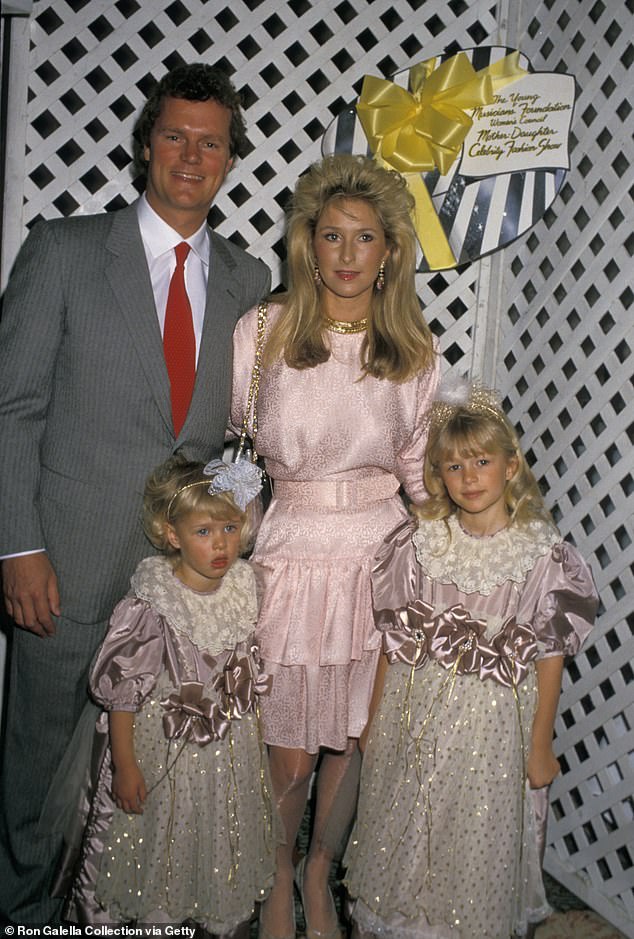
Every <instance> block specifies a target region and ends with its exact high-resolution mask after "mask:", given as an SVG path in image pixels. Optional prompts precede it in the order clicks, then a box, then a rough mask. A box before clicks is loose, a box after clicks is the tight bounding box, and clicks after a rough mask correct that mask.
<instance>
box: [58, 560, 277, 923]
mask: <svg viewBox="0 0 634 939" xmlns="http://www.w3.org/2000/svg"><path fill="white" fill-rule="evenodd" d="M256 615H257V600H256V588H255V578H254V574H253V570H252V569H251V567H250V565H249V564H248V563H247V562H246V561H243V560H238V561H236V562H235V563H234V564H233V565H232V567H231V568H230V569H229V571H228V572H227V573H226V575H225V576H224V578H223V580H222V582H221V584H220V586H219V587H218V589H217V590H216V591H215V592H214V593H211V594H201V593H198V592H196V591H194V590H192V589H191V588H189V587H187V586H185V585H184V584H182V583H181V582H180V581H179V580H178V579H177V578H176V577H175V575H174V573H173V571H172V567H171V565H170V564H169V562H168V561H167V560H166V559H165V558H163V557H152V558H147V559H146V560H144V561H142V562H141V564H140V565H139V567H138V568H137V570H136V572H135V574H134V577H133V578H132V590H131V593H130V595H129V596H128V597H126V598H125V599H124V600H122V601H121V603H119V604H118V606H117V607H116V609H115V611H114V613H113V616H112V620H111V624H110V628H109V630H108V634H107V636H106V638H105V640H104V643H103V645H102V647H101V649H100V651H99V654H98V656H97V659H96V662H95V664H94V666H93V670H92V675H91V691H92V694H93V696H94V698H95V699H96V700H97V701H98V702H99V703H100V704H101V705H102V706H103V707H104V708H105V709H106V711H109V710H118V711H132V712H134V713H135V722H134V747H135V755H136V758H137V762H138V764H139V767H140V769H141V772H142V773H143V776H144V779H145V783H146V787H147V789H148V795H147V798H146V801H145V803H144V807H143V814H141V815H127V814H126V813H125V812H123V811H122V810H120V809H118V808H116V806H115V805H114V803H113V800H112V798H111V796H110V787H111V778H112V775H111V769H110V754H109V751H108V750H106V751H105V754H104V757H103V760H102V762H101V768H100V772H99V775H98V779H97V783H96V787H95V791H94V796H93V799H92V804H91V806H90V810H89V813H88V818H87V825H86V830H85V836H84V840H83V846H82V850H81V856H80V863H79V866H78V871H77V873H76V877H75V880H74V883H73V886H72V889H71V892H70V895H69V897H68V902H67V906H66V910H65V916H66V918H68V919H70V920H71V921H73V922H78V923H80V924H83V925H86V924H89V923H117V922H129V921H134V922H137V923H147V924H155V923H177V924H181V923H183V922H184V921H185V920H193V921H194V922H196V923H198V924H200V926H202V927H203V928H204V929H206V930H207V931H208V932H211V933H216V934H223V933H229V932H231V931H232V930H233V929H234V928H235V927H236V926H237V925H238V924H240V923H243V922H245V921H246V920H248V919H249V918H250V917H251V915H252V913H253V911H254V908H255V903H256V901H258V900H261V899H262V898H263V897H264V896H265V895H266V892H267V891H268V888H269V887H270V885H271V883H272V879H273V873H274V864H275V861H274V854H275V839H276V833H275V821H274V819H273V810H272V806H271V799H270V783H269V779H268V766H267V763H266V752H265V751H266V748H265V747H264V745H263V742H262V739H261V734H260V731H259V727H258V721H257V717H256V710H257V700H258V699H259V698H260V697H261V696H262V695H265V694H266V693H267V691H268V688H269V686H270V682H269V681H268V678H267V677H266V676H265V675H264V674H263V673H261V670H260V661H259V656H258V654H257V647H256V646H255V644H254V642H253V628H254V625H255V619H256ZM98 730H99V731H100V733H99V734H98V736H101V737H102V739H103V740H104V742H106V741H107V714H105V713H104V714H103V715H102V717H101V718H100V720H99V722H98ZM103 749H105V747H104V748H103Z"/></svg>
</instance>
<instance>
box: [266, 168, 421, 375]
mask: <svg viewBox="0 0 634 939" xmlns="http://www.w3.org/2000/svg"><path fill="white" fill-rule="evenodd" d="M350 200H360V201H363V202H366V203H367V204H368V205H369V206H370V207H371V208H372V209H373V210H374V211H375V213H376V215H377V218H378V221H379V223H380V225H381V227H382V229H383V232H384V234H385V239H386V242H387V246H388V248H389V251H390V253H389V256H388V258H387V260H386V262H385V286H384V288H383V290H380V291H379V290H376V289H375V290H374V294H373V297H372V304H371V309H370V311H369V316H368V328H367V334H366V337H365V339H364V342H363V346H362V349H361V362H362V368H363V371H364V373H365V374H367V375H372V376H374V377H375V378H387V379H391V380H392V381H397V382H402V381H406V380H407V379H410V378H413V376H414V375H415V374H416V373H417V372H419V371H422V370H424V369H426V368H429V367H430V366H431V364H432V360H433V356H434V350H433V345H432V335H431V331H430V329H429V326H428V325H427V323H426V322H425V319H424V317H423V314H422V311H421V306H420V302H419V300H418V297H417V295H416V288H415V281H414V275H415V272H416V233H415V231H414V226H413V223H412V217H411V213H412V211H413V209H414V199H413V196H412V195H411V194H410V192H409V190H408V188H407V184H406V182H405V180H404V179H403V177H402V176H401V175H400V174H399V173H396V172H395V171H393V170H387V169H383V168H382V167H381V166H379V165H378V163H376V162H375V161H374V160H373V159H371V158H369V157H362V156H352V155H349V154H337V155H335V156H329V157H326V158H325V159H324V160H323V161H322V162H321V163H315V164H314V165H313V166H311V168H310V169H309V170H308V172H307V173H306V174H305V175H304V176H302V177H301V178H300V180H299V182H298V183H297V186H296V187H295V192H294V195H293V201H292V205H291V210H290V214H289V218H288V228H287V234H286V243H287V248H288V284H289V285H288V291H287V293H286V294H284V295H282V296H281V297H280V298H278V297H276V300H278V299H279V301H280V302H281V304H282V308H283V309H282V313H281V315H280V317H279V318H278V319H277V321H276V322H275V324H274V326H273V327H272V329H271V334H270V337H269V339H268V342H267V345H266V349H265V353H264V362H265V363H269V364H270V363H271V362H273V361H274V360H275V359H278V358H279V357H281V356H283V357H284V359H285V361H286V363H287V365H289V366H290V367H291V368H297V369H305V368H314V367H315V366H316V365H319V364H320V363H322V362H325V361H326V360H327V359H328V358H329V357H330V349H329V345H328V340H327V332H326V328H325V324H324V318H323V311H322V308H321V304H320V296H319V288H318V286H317V284H316V283H315V254H314V250H313V239H314V235H315V230H316V227H317V223H318V221H319V218H320V216H321V214H322V212H323V211H324V209H325V208H326V206H327V205H330V204H331V203H332V202H335V201H336V202H338V201H350Z"/></svg>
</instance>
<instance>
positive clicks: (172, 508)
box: [143, 456, 255, 558]
mask: <svg viewBox="0 0 634 939" xmlns="http://www.w3.org/2000/svg"><path fill="white" fill-rule="evenodd" d="M204 466H205V464H204V463H195V462H190V461H189V460H186V459H185V458H184V457H182V456H173V457H170V459H169V460H166V461H165V463H161V465H160V466H158V467H157V468H156V469H155V470H154V472H153V473H152V474H151V475H150V476H149V477H148V479H147V482H146V484H145V491H144V493H143V530H144V531H145V534H146V535H147V537H148V538H149V539H150V541H151V542H152V544H153V545H154V547H155V548H158V550H159V551H161V552H162V553H163V554H166V555H167V556H168V557H170V558H175V557H176V556H177V555H178V549H177V548H174V547H172V545H171V544H170V543H169V540H168V538H167V525H168V524H173V523H174V522H175V521H177V520H178V519H180V518H183V516H185V515H189V514H190V513H191V512H203V513H205V514H207V515H209V516H210V517H211V518H213V519H219V520H224V519H226V520H227V521H231V522H235V523H236V524H240V525H241V526H242V528H241V531H240V551H241V553H242V554H244V553H245V552H247V551H248V550H249V548H250V547H251V546H252V544H253V541H254V539H255V524H254V522H253V520H252V519H253V515H252V513H251V512H249V507H248V506H247V511H246V512H243V511H242V509H240V508H239V506H237V505H236V504H235V502H234V501H233V496H232V494H231V492H219V493H217V494H215V495H211V494H210V493H209V491H208V490H209V486H210V485H211V481H212V478H213V477H212V476H205V475H204V474H203V468H204Z"/></svg>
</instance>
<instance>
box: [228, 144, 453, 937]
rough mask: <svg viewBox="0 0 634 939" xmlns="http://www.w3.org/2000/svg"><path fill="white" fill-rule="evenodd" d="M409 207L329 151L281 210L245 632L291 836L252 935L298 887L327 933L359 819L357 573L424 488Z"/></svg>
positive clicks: (420, 332)
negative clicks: (254, 593)
mask: <svg viewBox="0 0 634 939" xmlns="http://www.w3.org/2000/svg"><path fill="white" fill-rule="evenodd" d="M412 209H413V199H412V196H411V195H410V193H409V191H408V189H407V186H406V184H405V181H404V180H403V179H402V177H401V176H399V174H397V173H395V172H392V171H388V170H386V169H384V168H382V167H380V166H379V165H378V164H377V163H375V162H374V161H373V160H372V159H369V158H366V157H357V156H349V155H345V156H344V155H337V156H333V157H328V158H326V159H325V160H324V161H323V162H322V163H320V164H316V165H314V166H313V167H311V169H310V170H309V172H308V173H307V174H306V175H305V176H303V177H302V178H301V179H300V181H299V183H298V185H297V187H296V190H295V194H294V199H293V205H292V209H291V213H290V218H289V227H288V235H287V244H288V277H289V289H288V292H287V293H286V294H284V295H281V296H279V297H276V298H275V302H272V303H270V304H269V308H268V317H267V324H266V334H265V347H264V355H263V360H262V362H263V364H262V371H261V376H260V381H259V397H258V402H257V420H258V429H257V449H258V452H259V453H260V455H261V456H263V457H264V460H265V464H266V469H267V472H268V474H269V476H270V477H271V479H272V481H273V495H274V498H273V500H272V502H271V504H270V506H269V509H268V511H267V513H266V515H265V517H264V521H263V524H262V526H261V528H260V532H259V535H258V539H257V542H256V546H255V549H254V553H253V558H252V560H253V561H254V562H255V563H256V565H257V566H259V568H260V571H261V573H262V582H263V585H264V595H263V598H262V606H261V611H260V618H259V623H258V627H257V637H258V642H259V645H260V653H261V655H262V658H263V660H264V667H265V669H266V671H267V672H268V673H269V674H271V675H272V676H273V688H272V692H271V695H270V697H269V698H267V701H266V702H265V704H264V705H263V706H262V708H261V714H262V723H263V730H264V739H265V741H266V742H267V744H269V746H270V759H271V774H272V782H273V788H274V792H275V797H276V802H277V805H278V808H279V812H280V816H281V819H282V822H283V825H284V831H285V836H286V838H285V843H284V844H281V845H280V846H279V848H278V852H277V874H276V879H275V884H274V886H273V889H272V891H271V893H270V895H269V897H268V899H267V900H266V902H265V904H264V906H263V908H262V910H261V914H260V937H261V939H291V937H293V936H294V935H295V923H294V914H293V908H294V907H293V880H294V877H295V879H296V880H297V883H298V887H299V890H300V894H301V898H302V902H303V904H304V916H305V920H306V935H307V937H308V939H336V937H338V936H339V935H340V932H339V926H338V923H337V916H336V911H335V908H334V904H333V900H332V896H331V894H330V891H329V888H328V875H329V871H330V866H331V863H332V860H333V857H334V854H335V851H336V849H337V847H338V846H337V844H336V841H337V838H336V837H333V834H335V835H336V834H338V835H339V837H340V838H341V837H342V836H343V834H344V833H345V831H346V830H347V825H348V823H349V821H350V820H351V818H350V817H351V815H352V812H353V811H354V800H353V799H350V798H349V796H347V797H345V798H344V797H343V796H342V794H341V791H342V790H341V787H342V782H344V781H346V780H347V781H348V782H349V780H350V777H351V776H352V777H353V778H354V773H353V771H351V764H354V762H355V761H356V760H357V759H358V739H359V736H360V734H361V733H362V731H363V729H364V727H365V725H366V723H367V719H368V709H369V705H370V698H371V694H372V688H373V683H374V676H375V671H376V666H377V661H378V657H379V647H380V641H379V640H380V637H379V634H378V633H377V632H376V630H375V628H374V621H373V615H372V603H371V596H370V576H369V575H370V569H371V566H372V560H373V557H374V554H375V552H376V549H377V548H378V546H379V545H380V543H381V541H382V539H383V538H384V537H385V535H386V534H387V533H388V532H389V531H391V530H392V529H393V528H394V526H395V525H396V524H398V522H399V521H400V520H401V519H404V518H406V516H407V513H406V508H405V505H404V502H403V499H402V498H401V495H400V493H399V490H400V488H401V486H402V487H403V489H404V491H405V493H406V495H407V496H408V497H409V498H411V499H412V500H415V501H420V500H421V498H423V497H424V495H425V490H424V486H423V481H422V474H421V466H422V458H423V454H424V449H425V442H426V437H427V412H428V408H429V406H430V402H431V400H432V398H433V395H434V392H435V389H436V385H437V381H438V373H439V357H438V354H437V350H436V348H435V345H434V342H433V339H432V336H431V332H430V330H429V327H428V325H427V324H426V322H425V320H424V318H423V315H422V313H421V309H420V304H419V301H418V298H417V295H416V290H415V281H414V272H415V258H416V237H415V232H414V228H413V225H412V221H411V212H412ZM257 332H258V311H257V310H252V311H251V312H250V313H248V314H247V315H246V316H244V317H243V318H242V319H241V320H240V321H239V323H238V326H237V328H236V332H235V338H234V385H233V401H232V423H233V425H234V429H235V428H237V427H239V426H240V424H241V421H242V416H243V412H244V408H245V404H246V401H247V397H248V387H249V378H250V375H251V369H252V365H253V362H254V356H255V349H256V342H257ZM320 757H321V758H320ZM318 758H320V759H319V763H318ZM316 767H317V781H316V786H317V796H316V808H315V817H314V822H313V831H312V836H311V843H310V847H309V851H308V854H307V857H306V858H305V859H304V861H303V862H302V864H301V868H300V869H299V870H298V871H297V872H296V871H294V868H293V848H294V844H295V838H296V835H297V830H298V828H299V825H300V822H301V819H302V817H303V814H304V811H305V807H306V801H307V797H308V788H309V783H310V780H311V776H312V773H313V771H314V770H315V768H316ZM334 819H336V822H335V823H334V824H333V820H334ZM333 828H334V829H335V831H334V832H333Z"/></svg>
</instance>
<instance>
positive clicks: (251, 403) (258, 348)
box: [237, 302, 269, 463]
mask: <svg viewBox="0 0 634 939" xmlns="http://www.w3.org/2000/svg"><path fill="white" fill-rule="evenodd" d="M268 309H269V306H268V303H266V302H262V303H260V304H258V336H257V340H256V343H255V360H254V362H253V369H252V371H251V384H250V385H249V396H248V398H247V406H246V409H245V411H244V417H243V418H242V430H241V432H240V442H239V444H238V453H237V457H238V458H239V457H241V456H242V454H243V453H244V450H245V444H246V439H247V437H248V436H249V415H252V416H253V417H252V430H251V445H252V449H251V459H252V460H253V462H254V463H257V459H258V454H257V450H256V440H257V436H258V391H259V390H260V365H261V362H262V352H263V350H264V333H265V331H266V316H267V313H268Z"/></svg>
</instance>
